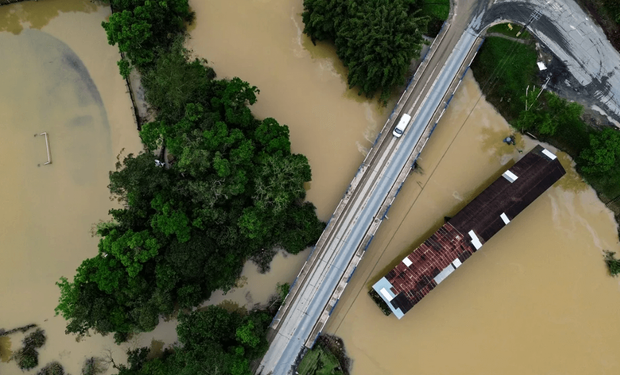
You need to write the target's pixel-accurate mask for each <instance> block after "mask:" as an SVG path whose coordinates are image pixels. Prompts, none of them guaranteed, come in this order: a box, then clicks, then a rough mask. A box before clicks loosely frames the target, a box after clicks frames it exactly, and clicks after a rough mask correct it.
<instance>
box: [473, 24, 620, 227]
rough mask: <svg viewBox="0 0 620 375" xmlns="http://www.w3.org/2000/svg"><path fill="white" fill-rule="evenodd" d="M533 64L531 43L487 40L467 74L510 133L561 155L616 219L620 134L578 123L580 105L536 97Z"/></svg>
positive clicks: (537, 88) (552, 97) (537, 85)
mask: <svg viewBox="0 0 620 375" xmlns="http://www.w3.org/2000/svg"><path fill="white" fill-rule="evenodd" d="M502 27H504V26H502ZM496 30H497V29H496ZM536 59H537V53H536V50H535V46H534V44H533V43H525V44H523V43H518V42H515V41H511V40H507V39H504V38H499V37H488V38H487V39H486V41H485V43H484V45H483V46H482V48H481V50H480V52H479V54H478V56H477V57H476V60H475V61H474V63H473V64H472V69H473V72H474V74H475V76H476V79H477V80H478V82H479V83H480V86H481V89H482V91H483V93H484V94H485V95H486V97H487V101H489V102H490V103H491V104H493V105H494V106H495V107H496V108H497V110H498V111H499V113H500V114H501V115H502V116H503V117H504V118H505V119H506V120H507V121H508V122H509V123H510V124H511V125H512V126H513V127H514V128H515V129H516V130H518V131H521V132H529V133H532V134H534V135H535V136H536V137H537V138H538V139H539V140H541V141H543V142H547V143H550V144H552V145H553V146H555V147H557V148H559V149H561V150H562V151H565V152H567V153H568V154H569V155H570V156H571V157H572V158H573V159H574V160H575V161H576V163H577V170H578V171H579V173H580V174H581V175H582V176H583V177H584V179H585V180H586V181H587V182H588V184H590V185H591V186H592V187H593V188H594V189H595V190H596V191H597V193H598V195H599V198H600V199H601V200H602V201H603V202H604V203H605V204H606V205H607V206H608V207H609V208H610V209H611V210H612V211H614V213H615V215H616V220H618V218H619V216H620V202H619V201H620V132H618V130H617V129H610V128H605V129H597V128H593V127H591V126H588V125H587V124H586V123H585V122H584V121H583V120H582V119H581V114H582V112H583V107H581V105H579V104H577V103H569V102H567V101H566V100H564V99H561V98H559V97H558V96H556V95H555V94H553V93H549V92H544V93H540V87H541V83H542V82H541V80H540V78H539V76H538V69H537V67H536ZM528 86H529V89H528ZM526 90H527V92H528V95H526ZM526 105H527V110H526Z"/></svg>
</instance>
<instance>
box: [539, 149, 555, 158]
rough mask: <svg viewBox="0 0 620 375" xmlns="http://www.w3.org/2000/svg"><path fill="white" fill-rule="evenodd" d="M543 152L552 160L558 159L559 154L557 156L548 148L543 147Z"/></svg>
mask: <svg viewBox="0 0 620 375" xmlns="http://www.w3.org/2000/svg"><path fill="white" fill-rule="evenodd" d="M542 153H543V154H545V156H546V157H548V158H549V159H551V160H555V159H557V156H555V154H554V153H553V152H551V151H549V150H547V149H546V148H543V150H542Z"/></svg>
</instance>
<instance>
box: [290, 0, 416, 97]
mask: <svg viewBox="0 0 620 375" xmlns="http://www.w3.org/2000/svg"><path fill="white" fill-rule="evenodd" d="M416 7H417V5H416V1H414V0H304V12H303V14H302V18H303V21H304V24H305V27H304V33H305V34H307V35H308V36H310V38H311V39H312V41H313V42H316V41H323V40H325V41H331V42H333V43H334V44H335V45H336V52H337V53H338V57H340V59H341V60H342V61H343V63H344V65H345V66H346V67H347V68H349V73H348V82H349V87H350V88H353V87H359V90H360V91H359V93H360V95H361V94H365V95H366V96H367V97H372V96H373V95H374V94H375V93H376V92H377V91H380V92H381V94H380V99H381V100H382V101H384V102H385V101H386V100H387V99H388V98H389V96H390V95H391V93H392V89H393V88H394V87H395V86H396V85H399V84H403V83H404V81H405V74H406V73H407V69H408V68H409V65H410V63H411V61H412V60H413V59H414V58H416V57H418V56H419V54H420V50H421V48H422V43H423V39H422V33H423V32H425V31H426V25H427V22H428V18H427V17H419V16H418V11H415V10H414V9H416Z"/></svg>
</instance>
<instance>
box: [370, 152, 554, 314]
mask: <svg viewBox="0 0 620 375" xmlns="http://www.w3.org/2000/svg"><path fill="white" fill-rule="evenodd" d="M564 174H566V171H565V170H564V168H563V167H562V165H561V164H560V162H559V161H558V160H557V158H556V156H555V155H554V154H553V153H552V152H550V151H548V150H546V149H544V148H543V147H541V146H536V147H535V148H534V149H533V150H532V151H530V152H529V153H528V154H526V155H525V156H524V157H523V158H521V160H519V161H518V162H517V163H516V164H515V165H513V166H512V167H511V168H510V169H508V170H507V171H506V172H504V173H503V174H502V176H501V177H499V178H498V179H497V180H495V181H494V182H493V183H492V184H491V185H490V186H489V187H487V188H486V189H485V190H484V191H483V192H482V193H480V195H478V196H477V197H476V198H474V200H472V201H471V202H470V203H469V204H468V205H467V206H465V208H463V209H462V210H461V211H459V213H458V214H456V215H455V216H454V217H453V218H451V219H450V220H449V221H448V222H447V223H446V224H444V225H443V226H442V227H441V228H439V230H438V231H437V232H435V233H434V234H433V235H432V236H431V237H430V238H428V239H427V240H426V241H424V243H422V245H420V246H419V247H418V248H417V249H416V250H415V251H414V252H412V253H411V254H409V255H407V257H405V258H404V259H403V260H402V262H400V263H399V264H398V265H397V266H396V267H394V269H392V270H391V271H390V272H388V273H387V275H385V276H384V277H383V278H381V280H379V281H378V282H377V283H376V284H375V285H373V289H375V291H377V293H378V294H379V295H380V296H381V298H383V300H384V301H385V302H386V303H387V305H388V306H389V307H390V309H391V310H392V312H394V315H396V317H398V318H399V319H400V318H402V317H403V316H404V314H405V313H406V312H407V311H409V310H410V309H411V308H412V307H413V306H414V305H415V304H416V303H418V302H419V301H420V300H421V299H422V298H423V297H424V296H425V295H426V294H428V293H429V292H430V291H431V290H433V288H435V287H436V286H437V285H439V283H441V282H442V281H443V280H444V279H445V278H446V277H448V276H449V275H450V274H451V273H452V272H454V270H456V269H457V268H458V267H460V265H461V264H462V263H463V262H464V261H465V260H467V259H468V258H469V257H470V256H471V255H472V254H474V253H475V252H476V251H477V250H478V249H480V248H481V247H482V245H483V244H484V243H485V242H487V241H488V240H490V239H491V237H493V236H494V235H495V234H496V233H497V232H499V231H500V230H501V229H502V228H503V227H505V226H506V225H508V224H509V223H510V221H511V220H512V219H514V218H515V217H516V216H517V215H518V214H519V213H521V211H523V210H524V209H525V208H526V207H527V206H529V205H530V204H531V203H532V202H533V201H534V200H536V198H538V197H539V196H540V195H542V194H543V193H544V192H545V191H546V190H547V189H549V188H550V187H551V186H552V185H553V184H554V183H555V182H556V181H558V180H559V179H560V178H561V177H562V176H564Z"/></svg>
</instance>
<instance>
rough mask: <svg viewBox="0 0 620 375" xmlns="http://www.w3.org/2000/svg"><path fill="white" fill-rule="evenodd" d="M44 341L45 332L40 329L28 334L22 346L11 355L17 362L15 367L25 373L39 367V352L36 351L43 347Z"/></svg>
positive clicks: (45, 339) (60, 374)
mask: <svg viewBox="0 0 620 375" xmlns="http://www.w3.org/2000/svg"><path fill="white" fill-rule="evenodd" d="M46 341H47V338H46V336H45V331H43V330H42V329H40V328H37V329H36V330H35V331H34V332H32V333H30V334H28V335H27V336H26V337H25V338H24V340H23V345H24V346H23V347H22V348H21V349H19V350H17V351H16V352H15V353H14V354H13V359H15V362H17V366H19V368H20V369H21V370H26V371H27V370H30V369H33V368H35V367H37V366H38V365H39V352H38V351H37V349H38V348H41V347H42V346H43V345H45V342H46ZM61 370H62V366H61ZM59 375H62V373H59Z"/></svg>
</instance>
